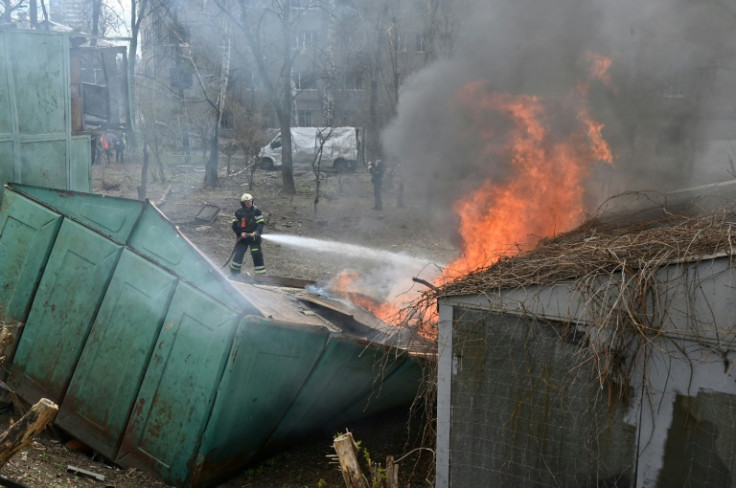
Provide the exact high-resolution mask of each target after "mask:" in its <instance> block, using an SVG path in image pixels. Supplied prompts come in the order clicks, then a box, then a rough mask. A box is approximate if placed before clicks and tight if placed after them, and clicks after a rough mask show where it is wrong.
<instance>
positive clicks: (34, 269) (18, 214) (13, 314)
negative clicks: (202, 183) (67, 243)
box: [0, 191, 62, 324]
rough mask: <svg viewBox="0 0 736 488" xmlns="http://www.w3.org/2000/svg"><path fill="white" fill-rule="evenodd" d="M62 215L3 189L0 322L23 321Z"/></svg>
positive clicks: (0, 208)
mask: <svg viewBox="0 0 736 488" xmlns="http://www.w3.org/2000/svg"><path fill="white" fill-rule="evenodd" d="M61 220H62V218H61V215H59V214H57V213H55V212H52V211H51V210H49V209H47V208H45V207H43V206H41V205H39V204H37V203H34V202H32V201H30V200H28V199H25V198H23V197H22V196H20V195H18V194H17V193H13V192H10V191H6V192H5V193H4V194H3V201H2V207H0V321H2V322H3V323H5V324H10V323H16V322H22V321H24V320H25V319H26V316H27V315H28V311H29V309H30V306H31V300H32V298H33V293H34V292H35V290H36V287H37V286H38V282H39V281H40V279H41V273H42V270H43V267H44V265H45V264H46V260H47V259H48V256H49V253H50V252H51V248H52V246H53V243H54V240H55V239H56V233H57V232H58V230H59V226H60V225H61Z"/></svg>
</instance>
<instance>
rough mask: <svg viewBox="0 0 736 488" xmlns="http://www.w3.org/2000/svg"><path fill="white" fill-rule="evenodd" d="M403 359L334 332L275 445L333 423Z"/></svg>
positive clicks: (276, 433) (275, 435)
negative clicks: (347, 386)
mask: <svg viewBox="0 0 736 488" xmlns="http://www.w3.org/2000/svg"><path fill="white" fill-rule="evenodd" d="M403 361H404V360H403V359H400V358H398V357H396V355H395V354H390V353H389V351H388V350H387V349H384V348H382V347H380V346H379V347H377V346H376V345H370V344H367V343H365V342H362V341H356V340H353V339H350V338H346V337H343V336H337V335H333V336H332V337H330V341H329V343H328V344H327V347H326V348H325V350H324V352H323V354H322V356H321V357H320V361H319V363H317V364H316V365H315V367H314V369H313V370H312V371H311V374H310V375H309V378H308V379H307V380H306V382H305V383H304V385H303V387H302V388H301V390H300V392H299V395H298V396H297V397H296V398H295V399H294V401H293V402H292V403H291V405H290V408H289V410H288V411H287V412H286V414H285V415H284V417H283V418H282V419H281V422H280V423H279V426H278V428H277V429H276V430H275V431H274V433H273V436H272V437H273V439H274V441H273V442H274V444H275V446H274V447H276V446H280V445H281V444H282V443H284V442H290V441H293V440H294V439H297V438H299V437H302V436H304V435H307V434H309V433H311V432H312V431H313V430H314V429H315V427H317V426H323V427H327V426H329V425H331V424H332V422H334V421H335V419H336V417H337V415H339V413H340V412H342V411H344V410H345V409H347V408H349V407H351V406H352V405H354V404H355V403H356V402H358V401H359V400H360V399H363V398H366V397H367V396H368V395H370V394H371V392H373V391H374V389H375V388H376V387H377V386H378V385H380V381H381V379H382V378H383V377H385V376H389V375H390V374H391V373H392V372H393V371H395V370H396V368H397V367H398V366H400V365H401V363H402V362H403ZM346 385H350V387H349V388H346Z"/></svg>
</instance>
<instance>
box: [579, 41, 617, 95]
mask: <svg viewBox="0 0 736 488" xmlns="http://www.w3.org/2000/svg"><path fill="white" fill-rule="evenodd" d="M585 60H586V61H587V62H588V75H589V76H590V78H592V79H594V80H598V81H600V82H601V83H603V85H605V86H606V87H607V88H608V89H610V90H611V91H613V92H616V91H617V90H616V88H615V87H614V86H613V81H612V80H611V74H610V73H609V72H608V70H609V69H610V67H611V58H607V57H605V56H603V55H601V54H597V53H594V52H591V51H588V52H587V53H585Z"/></svg>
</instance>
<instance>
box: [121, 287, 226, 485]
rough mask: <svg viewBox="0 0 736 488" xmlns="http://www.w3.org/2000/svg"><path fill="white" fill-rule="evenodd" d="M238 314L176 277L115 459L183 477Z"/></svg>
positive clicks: (172, 477)
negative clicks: (164, 315)
mask: <svg viewBox="0 0 736 488" xmlns="http://www.w3.org/2000/svg"><path fill="white" fill-rule="evenodd" d="M237 318H238V314H237V312H235V311H234V310H232V309H230V308H228V307H227V306H225V305H224V304H222V303H221V302H218V301H216V300H214V299H213V298H212V297H210V296H207V295H206V294H204V293H202V292H201V291H199V290H198V289H196V288H194V287H192V286H191V285H189V284H187V283H184V282H181V281H180V282H179V284H178V286H177V288H176V291H175V292H174V297H173V299H172V301H171V305H170V307H169V311H168V315H167V316H166V318H165V319H164V325H163V327H162V328H161V333H160V335H159V337H158V341H157V342H156V345H155V346H154V349H153V355H152V356H151V361H150V363H149V364H148V369H147V370H146V375H145V377H144V379H143V383H142V385H141V388H140V392H139V393H138V398H137V399H136V401H135V404H134V406H133V413H132V415H131V418H130V422H129V424H128V427H127V429H126V431H125V434H124V436H123V442H122V446H121V448H120V452H119V455H118V457H117V459H116V462H117V463H118V464H121V465H123V466H130V465H133V466H136V465H138V466H141V467H148V468H149V469H154V470H155V471H158V472H160V473H162V475H163V476H164V477H165V478H166V479H167V480H175V481H176V482H177V483H182V482H184V481H185V480H186V479H187V478H188V477H189V476H190V474H191V472H192V469H193V467H194V465H195V464H196V463H197V460H196V454H197V452H198V450H199V445H200V441H201V436H202V434H203V433H204V430H205V427H206V425H207V422H208V421H209V419H210V413H211V410H212V406H213V404H214V401H215V393H216V391H217V386H218V384H219V382H220V378H221V377H222V374H223V370H224V367H225V362H226V361H227V358H228V357H229V352H230V348H231V346H232V339H233V334H234V330H235V325H236V323H237Z"/></svg>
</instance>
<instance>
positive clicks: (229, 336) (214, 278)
mask: <svg viewBox="0 0 736 488" xmlns="http://www.w3.org/2000/svg"><path fill="white" fill-rule="evenodd" d="M0 211H1V213H0V283H1V284H2V286H1V287H0V307H2V310H4V311H5V312H4V314H5V316H6V320H7V319H11V318H12V320H15V321H18V323H21V324H22V323H25V327H24V328H22V329H21V331H22V332H21V334H20V338H19V340H17V341H16V344H17V349H16V351H15V354H14V356H13V360H12V363H11V364H10V366H9V367H10V374H9V376H8V384H10V385H11V387H12V388H14V389H15V390H16V391H17V392H18V394H19V395H20V396H21V397H22V398H23V399H25V400H26V401H29V402H35V401H37V400H38V399H39V398H41V397H45V398H49V399H51V400H53V401H55V402H57V403H58V404H59V406H60V408H59V413H58V415H57V417H56V424H57V426H59V427H60V428H62V429H64V430H66V431H68V432H69V433H70V434H72V435H73V436H75V437H76V438H78V439H80V440H81V441H83V442H84V443H86V444H87V445H89V446H90V447H92V448H93V449H95V450H96V451H97V452H99V453H101V454H102V455H104V456H105V457H106V458H108V459H110V460H112V461H115V462H116V463H118V464H120V465H122V466H135V467H141V468H144V469H146V470H149V471H152V472H154V473H157V474H159V475H160V476H161V477H163V479H164V480H165V481H167V482H168V483H170V484H173V485H175V486H182V487H192V488H195V487H209V486H215V484H216V483H219V482H221V481H222V480H224V479H225V478H227V477H229V476H232V475H233V474H235V473H236V472H237V471H238V470H240V469H242V468H243V467H245V466H247V464H248V463H249V462H251V461H252V460H254V459H255V458H256V457H258V456H261V455H264V454H266V453H271V452H273V451H275V450H278V449H281V448H283V447H286V446H288V445H289V444H290V443H293V442H296V441H298V440H299V439H300V438H302V437H304V436H306V435H308V434H310V433H312V432H314V431H316V430H318V429H323V428H325V427H328V426H331V425H338V422H339V426H340V427H341V428H342V427H344V426H346V425H349V424H348V423H349V422H351V421H354V420H357V419H360V418H364V417H366V416H369V415H372V414H375V413H378V412H381V411H383V410H386V409H390V408H395V407H397V406H401V405H405V404H408V403H409V402H410V401H411V400H412V399H413V397H414V395H415V394H416V392H417V389H418V386H419V382H420V379H421V367H420V365H419V362H418V361H417V359H416V358H415V357H414V356H412V355H411V354H410V353H409V352H408V351H406V350H404V349H402V348H401V347H396V345H395V344H398V343H399V342H400V341H397V338H398V337H399V334H398V331H397V332H396V334H393V333H392V332H391V330H392V329H389V328H385V327H384V328H380V327H376V325H375V324H370V323H368V322H370V321H366V320H367V318H366V317H363V318H360V317H359V316H360V314H357V315H353V314H352V313H351V312H348V311H344V310H340V304H339V303H336V302H335V303H332V302H330V301H329V300H328V299H325V298H322V297H309V296H307V295H305V294H307V292H306V291H305V290H298V292H297V290H288V289H284V288H278V287H267V286H263V285H260V286H254V285H246V284H242V283H233V282H231V281H229V280H228V279H227V278H226V277H225V276H224V275H223V273H222V270H221V269H220V268H219V267H217V266H215V265H213V264H212V263H211V262H210V261H209V260H208V259H207V258H206V257H205V256H203V255H202V254H201V253H200V252H199V251H198V250H197V249H196V248H195V247H194V246H192V245H191V244H190V243H189V241H188V240H187V239H186V238H184V236H183V235H181V234H180V233H179V232H178V230H177V229H176V228H175V227H174V226H173V225H172V224H171V223H170V222H169V221H168V220H167V219H166V217H165V216H164V215H163V214H162V213H161V212H159V211H158V209H156V208H155V206H153V205H151V204H150V203H147V204H142V203H141V202H136V201H132V200H125V199H119V198H110V197H102V196H99V195H92V194H89V193H79V192H72V191H60V190H52V189H47V188H39V187H31V186H27V185H18V184H8V185H6V187H5V191H4V192H3V201H2V206H1V207H0ZM310 304H311V305H310ZM315 304H316V305H318V307H317V308H315ZM319 307H322V308H319ZM320 310H322V311H323V313H320ZM371 317H372V316H371ZM341 320H344V322H341ZM361 320H362V321H365V323H364V322H361ZM373 321H375V322H376V323H378V321H377V319H375V318H374V317H373ZM369 338H370V340H369Z"/></svg>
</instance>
